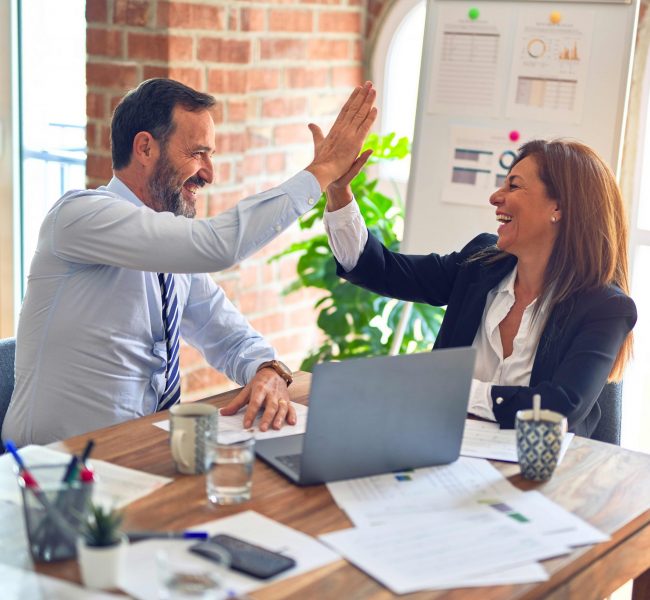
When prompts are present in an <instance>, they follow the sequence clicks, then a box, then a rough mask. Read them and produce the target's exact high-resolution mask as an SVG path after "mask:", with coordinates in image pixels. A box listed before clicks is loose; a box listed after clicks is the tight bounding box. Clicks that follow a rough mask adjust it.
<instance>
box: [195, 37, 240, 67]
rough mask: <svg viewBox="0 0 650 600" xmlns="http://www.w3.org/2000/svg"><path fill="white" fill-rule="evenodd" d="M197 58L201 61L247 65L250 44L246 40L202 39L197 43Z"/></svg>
mask: <svg viewBox="0 0 650 600" xmlns="http://www.w3.org/2000/svg"><path fill="white" fill-rule="evenodd" d="M198 58H199V60H202V61H212V62H226V63H239V64H242V63H248V62H250V60H251V43H250V41H248V40H222V39H215V38H203V39H202V40H201V41H200V42H199V51H198Z"/></svg>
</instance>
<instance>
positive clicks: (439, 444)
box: [300, 348, 476, 484]
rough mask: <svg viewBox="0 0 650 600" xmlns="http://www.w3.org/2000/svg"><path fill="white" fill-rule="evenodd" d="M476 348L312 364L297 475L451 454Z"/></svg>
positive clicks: (416, 462)
mask: <svg viewBox="0 0 650 600" xmlns="http://www.w3.org/2000/svg"><path fill="white" fill-rule="evenodd" d="M475 356H476V351H475V350H474V349H473V348H452V349H447V350H434V351H433V352H426V353H422V354H409V355H400V356H385V357H377V358H367V359H356V360H347V361H344V362H338V363H322V364H319V365H316V366H315V367H314V370H313V377H312V384H311V391H310V393H309V413H308V422H307V433H306V434H305V436H304V443H303V452H302V461H301V472H300V483H303V484H309V483H319V482H324V481H335V480H337V479H347V478H351V477H363V476H367V475H374V474H377V473H386V472H389V471H395V470H399V469H406V468H415V467H422V466H428V465H436V464H444V463H449V462H452V461H454V460H456V459H457V458H458V455H459V453H460V445H461V441H462V436H463V428H464V423H465V417H466V414H467V403H468V399H469V389H470V384H471V379H472V373H473V370H474V360H475Z"/></svg>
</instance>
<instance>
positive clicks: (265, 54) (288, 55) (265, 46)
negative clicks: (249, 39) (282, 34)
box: [260, 39, 307, 60]
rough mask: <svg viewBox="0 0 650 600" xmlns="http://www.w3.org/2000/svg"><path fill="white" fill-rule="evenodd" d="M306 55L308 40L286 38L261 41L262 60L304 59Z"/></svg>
mask: <svg viewBox="0 0 650 600" xmlns="http://www.w3.org/2000/svg"><path fill="white" fill-rule="evenodd" d="M306 57H307V42H306V40H290V39H284V40H261V41H260V58H261V59H262V60H281V59H285V60H286V59H296V60H304V59H305V58H306Z"/></svg>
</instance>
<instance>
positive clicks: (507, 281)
mask: <svg viewBox="0 0 650 600" xmlns="http://www.w3.org/2000/svg"><path fill="white" fill-rule="evenodd" d="M516 277H517V265H515V268H514V269H512V271H510V273H509V274H508V275H507V276H506V277H504V278H503V279H502V280H501V281H500V282H499V285H498V287H497V289H496V291H497V294H500V293H505V294H508V295H509V296H510V297H511V298H513V299H514V297H515V279H516ZM537 300H539V298H535V300H533V301H532V302H531V304H530V305H529V306H534V305H535V304H537ZM547 309H548V295H547V296H546V298H545V299H544V302H542V305H541V306H540V307H539V312H540V313H545V312H546V311H547Z"/></svg>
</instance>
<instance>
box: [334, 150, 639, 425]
mask: <svg viewBox="0 0 650 600" xmlns="http://www.w3.org/2000/svg"><path fill="white" fill-rule="evenodd" d="M362 160H363V159H361V160H359V161H357V163H355V165H353V168H352V169H351V170H350V172H349V173H348V174H347V175H346V176H344V177H343V178H341V179H340V180H338V181H337V182H335V183H334V184H332V185H331V186H330V187H329V188H328V190H327V194H328V204H327V212H326V215H325V226H326V230H327V232H328V236H329V239H330V245H331V247H332V251H333V252H334V255H335V257H336V258H337V261H338V263H339V264H338V273H339V275H340V276H341V277H344V278H345V279H347V280H348V281H351V282H352V283H355V284H357V285H360V286H363V287H365V288H367V289H369V290H372V291H373V292H376V293H379V294H382V295H386V296H391V297H394V298H399V299H402V300H408V301H411V302H427V303H429V304H432V305H436V306H443V305H447V311H446V314H445V317H444V320H443V323H442V326H441V328H440V332H439V334H438V338H437V339H436V343H435V346H434V347H435V348H450V347H456V346H470V345H472V346H474V347H475V348H476V349H477V364H476V368H475V371H474V379H473V381H472V389H471V393H470V401H469V411H470V412H471V413H474V414H476V415H478V416H481V417H484V418H488V419H492V420H496V421H498V422H499V424H500V425H501V427H506V428H512V427H514V419H515V413H516V412H517V411H518V410H520V409H522V408H530V406H531V402H532V395H533V394H536V393H538V394H541V397H542V405H543V407H544V408H548V409H551V410H555V411H558V412H560V413H563V414H564V415H566V416H567V418H568V422H569V428H570V429H571V430H572V431H575V432H576V433H577V434H579V435H583V436H587V437H588V436H590V435H591V433H592V432H593V431H594V429H595V428H596V425H597V424H598V421H599V419H600V407H599V406H598V404H597V402H596V399H597V398H598V395H599V394H600V392H601V390H602V388H603V385H604V384H605V383H606V382H607V381H617V380H620V378H621V376H622V373H623V369H624V367H625V364H626V362H627V360H628V358H629V357H630V354H631V349H632V334H631V330H632V327H633V326H634V324H635V322H636V307H635V305H634V302H633V301H632V299H631V298H629V297H628V296H627V293H628V291H629V286H628V266H627V225H626V221H625V215H624V209H623V202H622V199H621V194H620V191H619V189H618V186H617V184H616V182H615V180H614V177H613V174H612V172H611V171H610V170H609V168H608V167H607V165H605V163H604V162H603V161H602V159H600V158H599V157H598V155H597V154H596V153H595V152H594V151H593V150H591V149H590V148H588V147H587V146H585V145H583V144H580V143H577V142H572V141H563V140H559V141H551V142H546V141H540V140H536V141H532V142H529V143H527V144H525V145H524V146H522V147H521V148H520V151H519V154H518V156H517V158H516V160H515V162H514V164H513V166H512V168H511V169H510V172H509V174H508V177H507V178H506V181H505V183H504V185H503V187H502V188H500V189H499V190H497V191H496V192H494V194H492V196H491V197H490V204H492V206H494V207H495V209H496V211H495V212H496V219H497V221H498V222H499V223H500V226H499V228H498V230H497V235H496V236H494V235H490V234H481V235H479V236H478V237H476V238H474V239H473V240H472V241H470V242H469V243H468V244H467V245H466V246H465V247H464V248H463V249H462V250H461V251H460V252H454V253H452V254H449V255H446V256H440V255H437V254H429V255H426V256H424V255H422V256H418V255H404V254H399V253H395V252H390V251H389V250H387V249H386V248H385V247H384V246H382V245H381V244H380V243H379V242H378V241H377V240H376V239H375V238H374V237H373V236H372V235H371V234H369V233H368V232H367V230H366V229H365V226H364V224H363V221H362V218H361V215H360V213H359V210H358V207H357V206H356V203H355V202H352V200H353V198H352V194H351V191H350V187H349V185H348V184H349V181H351V179H352V178H353V177H354V175H355V174H356V172H358V170H359V169H360V166H361V165H360V164H359V163H360V162H362Z"/></svg>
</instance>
